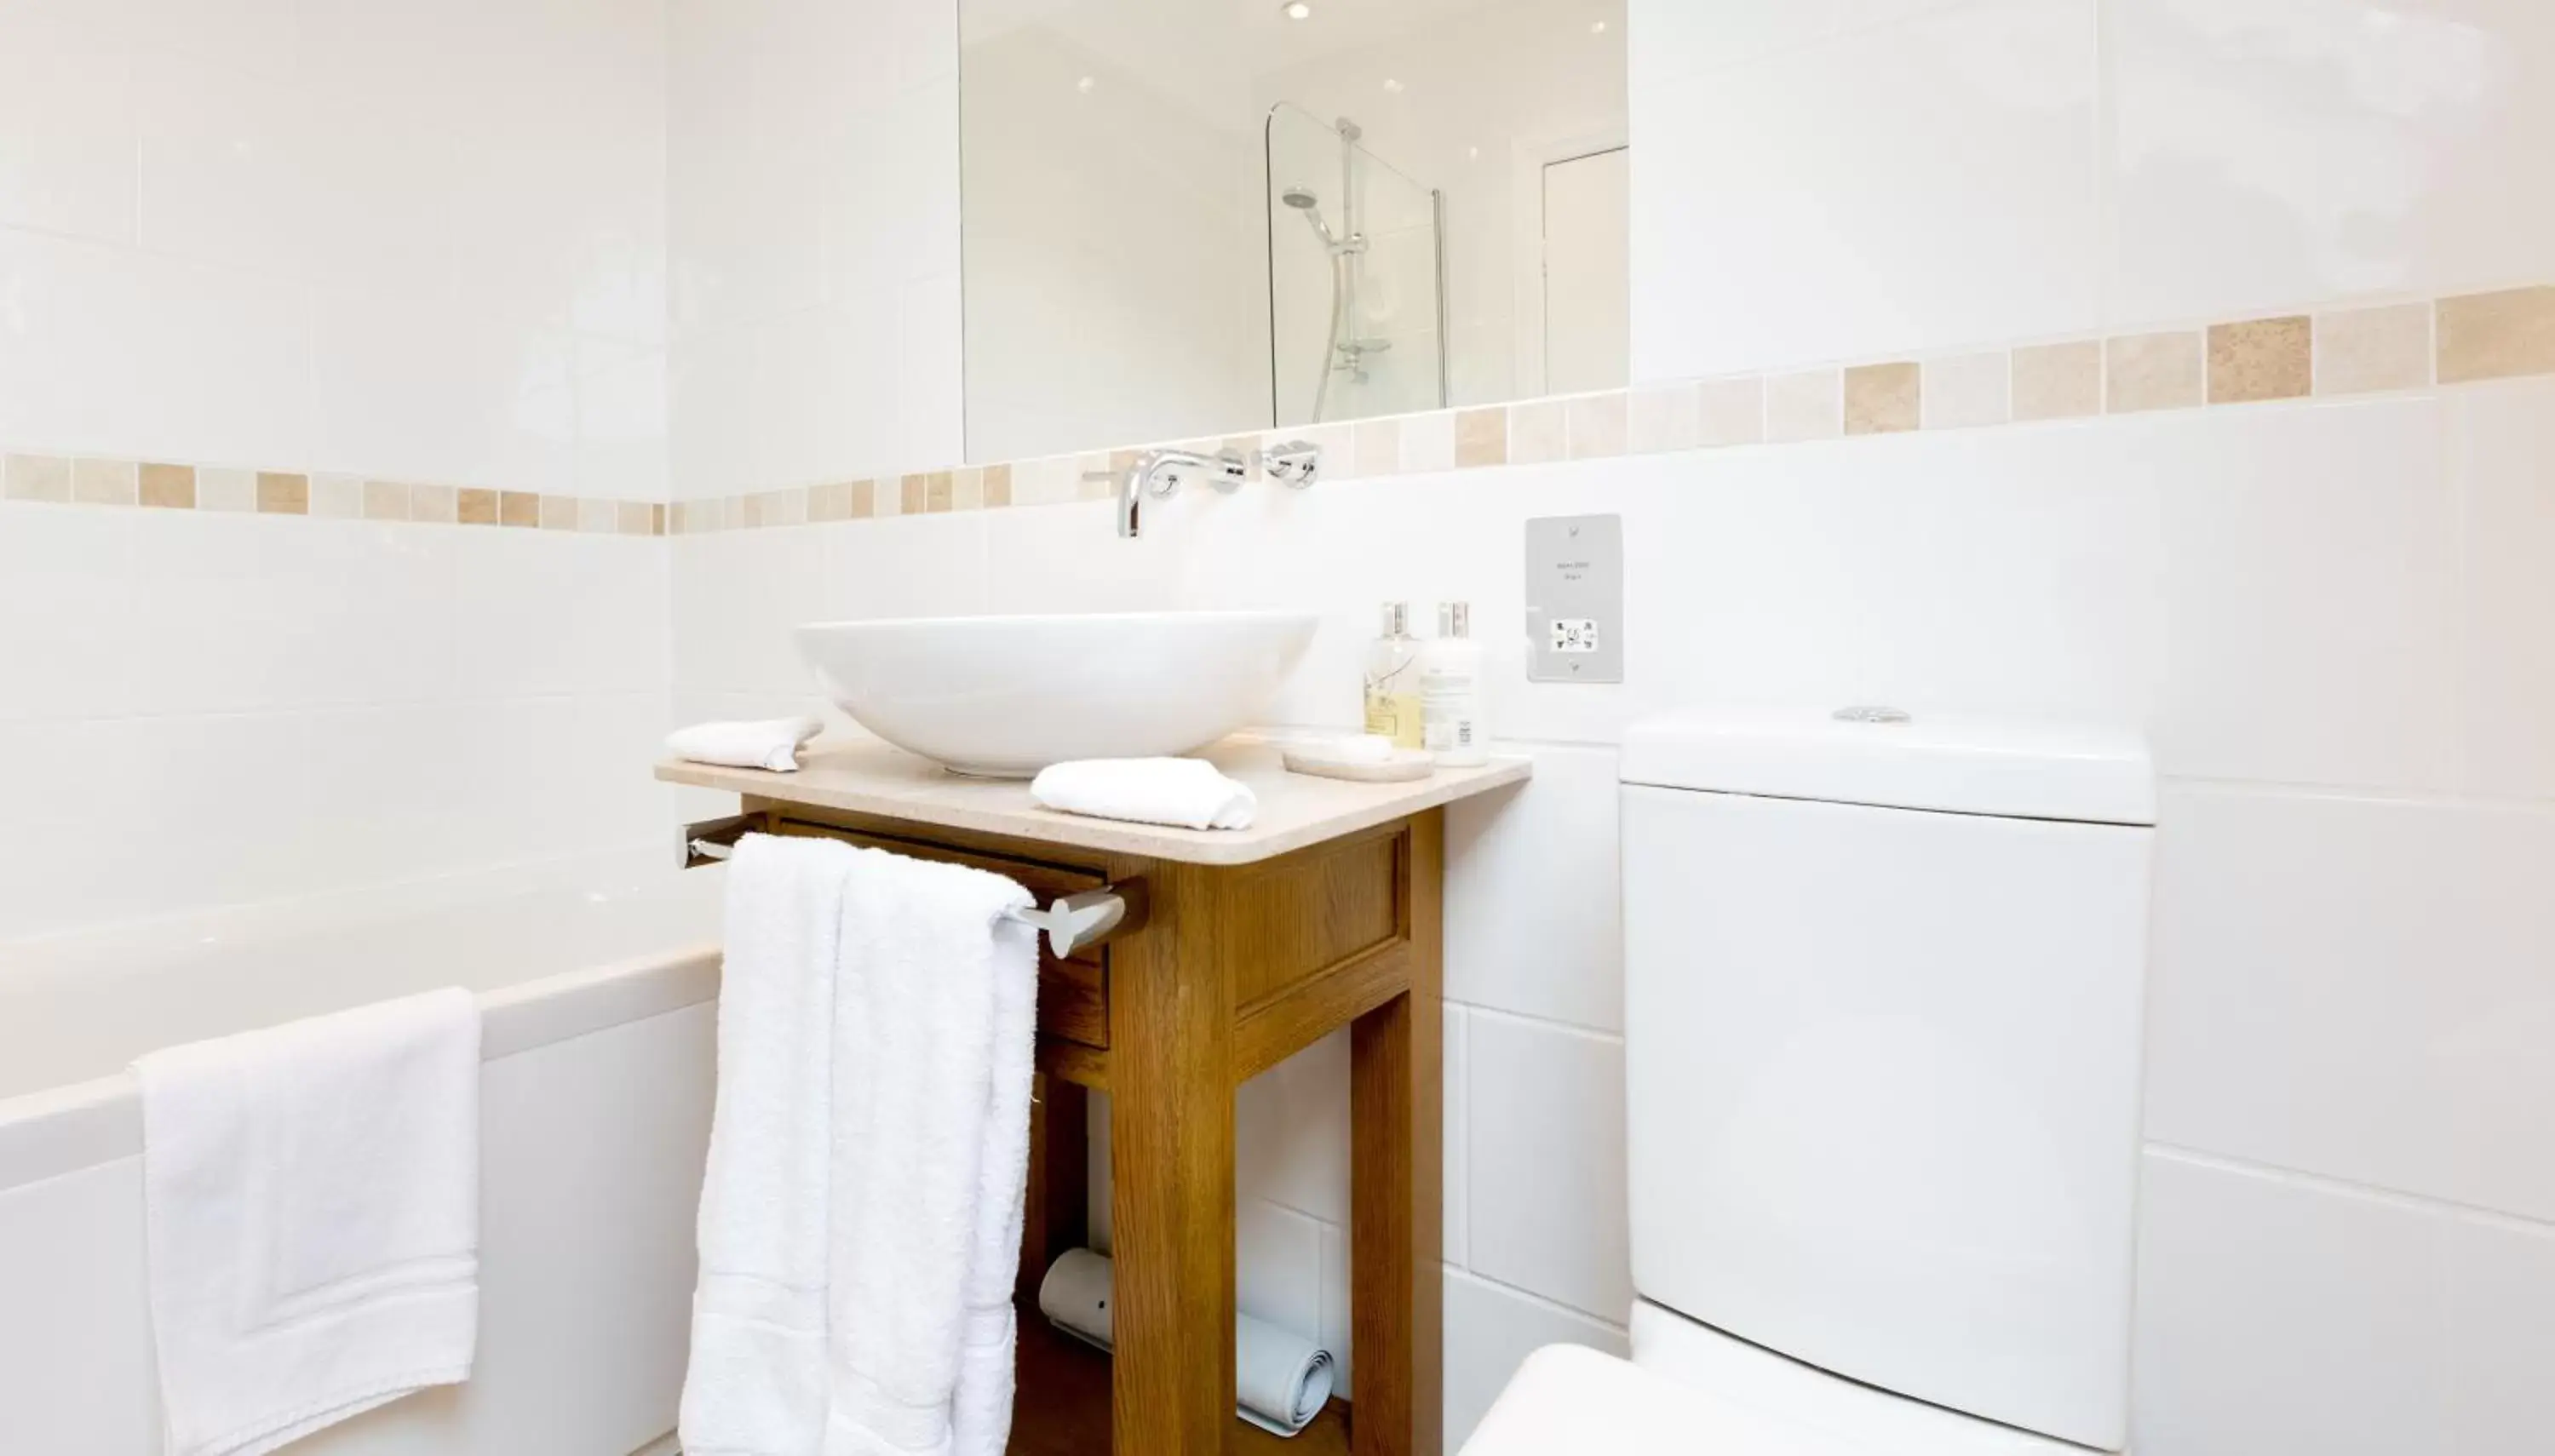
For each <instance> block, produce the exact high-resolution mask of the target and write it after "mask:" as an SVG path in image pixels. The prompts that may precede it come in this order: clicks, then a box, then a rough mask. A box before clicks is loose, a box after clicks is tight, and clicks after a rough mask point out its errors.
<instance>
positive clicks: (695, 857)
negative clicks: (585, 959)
mask: <svg viewBox="0 0 2555 1456" xmlns="http://www.w3.org/2000/svg"><path fill="white" fill-rule="evenodd" d="M758 823H759V821H758V820H757V819H756V818H755V816H753V815H751V814H748V815H743V816H740V817H738V818H733V819H712V820H710V821H708V822H707V823H701V824H691V825H687V826H685V828H684V830H683V868H685V869H690V868H692V867H693V866H695V865H703V864H713V863H717V862H719V861H723V860H725V859H727V858H728V857H729V856H731V855H733V854H735V853H736V841H737V840H738V839H739V838H741V837H742V836H743V835H745V834H746V833H748V832H751V831H752V830H753V829H754V828H755V827H756V826H757V824H758ZM1006 918H1008V919H1012V920H1017V921H1019V922H1020V923H1022V924H1024V925H1028V926H1030V927H1031V928H1033V929H1034V930H1037V931H1039V932H1040V933H1042V934H1044V935H1045V936H1046V943H1047V948H1048V949H1050V950H1052V951H1053V952H1054V953H1055V958H1056V959H1057V960H1068V959H1070V958H1072V956H1073V955H1074V954H1075V953H1076V952H1077V951H1081V950H1085V949H1088V948H1089V947H1091V946H1094V945H1097V944H1099V943H1100V942H1101V941H1103V940H1106V939H1108V938H1109V935H1110V932H1112V931H1114V930H1116V929H1117V928H1118V927H1119V925H1120V924H1122V923H1124V922H1125V920H1126V918H1127V897H1126V896H1125V895H1123V894H1121V893H1120V892H1119V889H1118V887H1117V886H1115V885H1104V886H1102V887H1100V888H1099V889H1097V890H1085V891H1081V892H1079V893H1078V894H1074V895H1067V896H1062V897H1059V898H1058V899H1057V900H1056V901H1055V902H1054V903H1053V904H1051V905H1049V906H1048V907H1047V908H1046V909H1044V910H1037V909H1034V908H1033V909H1029V910H1013V911H1012V912H1011V913H1010V914H1009V915H1008V916H1006Z"/></svg>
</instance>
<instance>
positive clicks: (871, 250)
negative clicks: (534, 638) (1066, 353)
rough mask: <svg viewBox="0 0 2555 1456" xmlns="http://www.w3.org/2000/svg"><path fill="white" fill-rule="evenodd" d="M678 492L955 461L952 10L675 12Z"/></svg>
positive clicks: (913, 6)
mask: <svg viewBox="0 0 2555 1456" xmlns="http://www.w3.org/2000/svg"><path fill="white" fill-rule="evenodd" d="M669 4H670V9H671V14H672V21H671V39H670V43H669V58H670V73H669V92H670V102H669V115H668V129H669V182H668V192H667V202H668V208H669V240H670V243H671V255H672V272H671V279H670V288H669V300H668V307H669V330H670V336H671V354H670V357H671V360H672V369H671V374H670V377H669V384H668V398H669V408H670V410H671V416H670V422H669V423H670V426H671V435H670V439H669V451H668V458H669V471H670V477H671V488H672V496H673V497H674V498H675V499H677V500H681V499H690V498H696V497H706V496H723V495H731V494H734V493H736V492H738V491H742V490H748V489H756V488H761V487H763V486H768V485H783V484H790V485H804V484H809V483H812V482H815V481H820V480H828V479H837V478H841V477H844V476H847V475H858V474H875V473H883V472H893V471H901V470H919V469H936V468H940V467H943V466H946V465H948V464H949V463H951V462H952V461H955V460H957V459H959V458H960V457H961V455H962V454H963V452H964V439H963V431H962V424H961V413H962V412H961V405H960V400H961V395H962V392H963V389H964V381H963V378H962V372H961V368H960V362H959V352H960V347H961V345H960V340H961V321H960V313H961V310H960V307H959V270H958V21H957V7H956V5H955V4H954V3H950V0H924V3H910V0H897V3H885V4H860V5H854V4H845V3H841V0H756V3H753V4H744V5H740V4H736V3H733V0H669Z"/></svg>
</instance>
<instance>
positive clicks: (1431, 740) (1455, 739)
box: [1419, 672, 1476, 753]
mask: <svg viewBox="0 0 2555 1456" xmlns="http://www.w3.org/2000/svg"><path fill="white" fill-rule="evenodd" d="M1419 700H1420V704H1421V716H1422V718H1423V719H1424V720H1425V723H1426V727H1425V729H1424V731H1423V733H1422V739H1423V742H1424V746H1425V747H1426V748H1427V749H1428V751H1429V752H1431V753H1448V752H1452V751H1455V750H1459V749H1467V748H1471V747H1472V746H1473V732H1474V730H1473V720H1474V716H1475V713H1476V709H1475V707H1474V693H1473V679H1472V677H1471V676H1470V675H1469V674H1467V673H1461V672H1424V673H1422V674H1420V678H1419Z"/></svg>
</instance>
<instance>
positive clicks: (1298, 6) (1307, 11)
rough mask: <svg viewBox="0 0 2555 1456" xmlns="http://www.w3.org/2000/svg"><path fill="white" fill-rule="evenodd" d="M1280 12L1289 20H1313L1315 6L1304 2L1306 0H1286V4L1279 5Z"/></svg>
mask: <svg viewBox="0 0 2555 1456" xmlns="http://www.w3.org/2000/svg"><path fill="white" fill-rule="evenodd" d="M1277 13H1278V14H1279V15H1282V16H1284V17H1286V18H1287V19H1288V20H1311V19H1312V18H1313V7H1312V6H1310V5H1308V4H1306V3H1304V0H1286V3H1285V4H1283V5H1280V6H1278V7H1277Z"/></svg>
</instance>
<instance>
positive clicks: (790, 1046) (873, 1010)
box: [681, 835, 1037, 1456]
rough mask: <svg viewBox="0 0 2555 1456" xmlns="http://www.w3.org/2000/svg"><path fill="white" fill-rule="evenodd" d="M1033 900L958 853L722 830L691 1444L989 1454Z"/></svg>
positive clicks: (1014, 1176)
mask: <svg viewBox="0 0 2555 1456" xmlns="http://www.w3.org/2000/svg"><path fill="white" fill-rule="evenodd" d="M1029 904H1030V897H1029V893H1028V892H1027V891H1025V890H1023V889H1022V888H1021V887H1020V886H1018V885H1015V884H1013V883H1012V882H1011V881H1009V880H1006V879H1003V878H1002V877H1001V876H998V875H991V874H987V873H984V872H982V871H978V870H969V869H964V868H961V867H958V866H954V865H941V864H928V863H924V862H922V861H918V860H909V859H905V858H902V857H900V856H896V855H891V854H887V853H884V852H882V851H878V850H851V849H848V848H846V847H844V846H842V845H840V844H831V843H827V842H824V841H810V840H780V839H772V838H767V837H765V836H761V835H750V836H748V837H747V838H746V839H744V840H743V841H741V842H740V843H739V845H738V846H737V853H736V856H735V857H734V858H733V859H732V860H731V861H730V863H729V892H728V956H727V979H726V982H725V987H724V989H723V991H722V992H721V996H720V1009H719V1090H718V1106H717V1111H716V1113H715V1114H714V1116H713V1119H712V1125H711V1132H710V1160H709V1172H708V1180H707V1183H706V1184H705V1186H704V1187H703V1190H702V1197H701V1227H700V1246H701V1281H700V1287H699V1291H698V1293H697V1294H696V1296H695V1299H694V1304H693V1321H692V1363H691V1369H690V1372H689V1373H688V1374H687V1375H686V1377H685V1380H684V1387H683V1401H682V1423H681V1440H682V1444H683V1448H684V1449H685V1450H687V1451H691V1450H697V1451H702V1452H707V1453H715V1456H813V1453H816V1452H819V1451H821V1452H825V1453H828V1456H862V1453H894V1456H905V1453H923V1456H1001V1452H1002V1450H1003V1447H1004V1443H1005V1441H1006V1440H1007V1439H1008V1437H1009V1434H1010V1428H1011V1404H1012V1390H1011V1381H1012V1358H1013V1355H1012V1341H1013V1336H1014V1334H1015V1331H1014V1329H1013V1326H1012V1316H1011V1309H1010V1294H1011V1285H1012V1277H1013V1274H1015V1272H1016V1270H1017V1266H1018V1261H1019V1257H1020V1226H1021V1203H1022V1197H1023V1194H1024V1193H1025V1191H1026V1189H1027V1181H1028V1170H1029V1093H1030V1076H1031V1068H1032V1053H1033V1050H1034V1047H1033V1041H1034V1034H1035V1030H1034V1022H1035V1005H1036V1001H1035V997H1036V984H1037V947H1036V941H1035V939H1034V935H1033V933H1032V931H1031V930H1030V929H1029V927H1028V926H1026V925H1022V924H1019V923H1017V922H1015V921H1012V920H1010V919H1008V918H1006V916H1007V915H1008V912H1009V911H1011V910H1016V909H1019V908H1022V907H1025V906H1027V905H1029Z"/></svg>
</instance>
